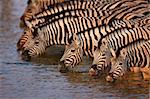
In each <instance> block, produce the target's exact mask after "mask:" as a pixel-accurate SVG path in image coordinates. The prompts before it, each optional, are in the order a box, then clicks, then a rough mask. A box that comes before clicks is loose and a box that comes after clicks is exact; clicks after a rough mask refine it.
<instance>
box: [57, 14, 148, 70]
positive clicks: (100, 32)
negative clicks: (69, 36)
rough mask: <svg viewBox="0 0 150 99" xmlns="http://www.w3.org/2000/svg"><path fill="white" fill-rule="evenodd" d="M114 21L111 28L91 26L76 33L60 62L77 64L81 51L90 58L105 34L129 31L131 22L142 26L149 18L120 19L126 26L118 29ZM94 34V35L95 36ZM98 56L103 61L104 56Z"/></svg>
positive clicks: (67, 64)
mask: <svg viewBox="0 0 150 99" xmlns="http://www.w3.org/2000/svg"><path fill="white" fill-rule="evenodd" d="M127 22H130V23H127ZM116 23H117V21H114V22H112V23H111V24H113V26H112V27H111V28H110V27H109V25H106V26H99V27H97V28H93V30H92V29H91V30H89V31H85V32H84V33H78V34H77V35H78V39H75V40H73V41H72V44H70V45H67V47H66V48H65V51H64V54H63V56H62V57H61V59H60V62H61V63H62V62H64V65H66V66H69V64H70V66H71V67H74V66H75V65H72V64H73V63H74V62H76V63H74V64H79V63H80V62H81V61H82V58H81V57H82V56H83V55H82V54H83V53H84V54H85V55H86V56H90V57H91V58H93V57H94V56H95V57H96V55H99V51H95V49H96V48H97V47H98V46H99V45H98V42H101V40H102V38H104V37H105V36H107V35H109V34H110V35H111V33H112V34H113V33H116V34H117V33H118V34H119V33H120V31H123V32H124V31H125V30H129V32H130V30H132V29H133V28H134V27H133V26H132V24H134V26H135V27H138V26H142V25H144V24H148V23H150V18H149V17H148V16H147V17H145V19H143V20H138V21H135V20H134V21H133V22H131V21H126V22H125V21H124V22H123V21H122V22H121V21H120V23H122V25H123V24H127V26H123V27H124V28H119V29H117V28H116V29H115V27H119V26H121V24H120V23H118V24H117V25H116V26H115V25H114V24H116ZM129 25H131V26H129ZM129 27H130V28H129ZM113 28H114V29H113ZM138 28H140V27H138ZM135 29H136V28H135ZM142 29H143V28H142ZM95 35H96V37H95ZM79 42H80V43H79ZM81 44H82V45H81ZM80 49H82V50H83V51H81V50H80ZM75 50H78V51H75ZM94 54H95V55H94ZM79 55H80V57H79ZM104 56H105V55H104ZM70 57H71V58H70ZM95 57H94V58H95ZM98 57H99V56H98ZM99 58H102V59H101V61H102V62H103V58H104V57H99ZM96 59H97V58H96ZM97 60H100V59H97ZM104 60H107V59H105V58H104ZM95 61H96V60H95ZM95 63H98V61H96V62H95ZM92 67H93V68H94V66H92ZM95 67H96V66H95ZM98 68H99V67H98ZM91 72H92V71H91Z"/></svg>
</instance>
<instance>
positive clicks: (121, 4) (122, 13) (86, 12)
mask: <svg viewBox="0 0 150 99" xmlns="http://www.w3.org/2000/svg"><path fill="white" fill-rule="evenodd" d="M94 3H95V2H94ZM77 4H79V5H84V6H77ZM86 4H87V5H88V3H87V2H86ZM91 5H92V4H91ZM86 7H87V6H85V4H84V3H83V4H82V2H79V3H75V4H70V3H69V4H68V5H67V4H64V5H60V4H58V5H57V6H54V8H50V9H47V10H44V11H42V12H40V13H38V14H36V15H35V16H34V17H32V18H31V19H30V20H29V21H26V22H25V23H26V25H27V26H28V27H32V26H35V25H39V23H44V22H47V21H49V20H53V19H59V18H62V17H65V16H79V17H99V18H101V19H103V22H102V23H108V22H109V21H110V20H112V19H114V18H116V19H127V20H129V19H132V18H135V17H141V16H143V14H145V13H150V11H149V10H148V7H149V4H148V2H147V1H134V0H122V1H116V2H114V3H110V4H107V5H105V6H101V5H100V6H97V7H94V8H86ZM108 7H109V8H108ZM115 7H116V8H115ZM106 8H107V9H106Z"/></svg>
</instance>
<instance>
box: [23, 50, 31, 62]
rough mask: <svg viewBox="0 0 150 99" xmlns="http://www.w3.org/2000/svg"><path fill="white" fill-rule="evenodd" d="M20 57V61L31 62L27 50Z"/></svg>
mask: <svg viewBox="0 0 150 99" xmlns="http://www.w3.org/2000/svg"><path fill="white" fill-rule="evenodd" d="M21 56H22V59H23V60H25V61H29V60H31V56H30V54H29V50H25V51H23V52H22V55H21Z"/></svg>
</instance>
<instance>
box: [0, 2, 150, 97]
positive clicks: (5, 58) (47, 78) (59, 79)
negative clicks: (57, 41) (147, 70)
mask: <svg viewBox="0 0 150 99" xmlns="http://www.w3.org/2000/svg"><path fill="white" fill-rule="evenodd" d="M26 2H27V0H0V99H148V98H150V95H149V94H150V86H149V82H148V81H144V80H142V79H141V77H139V76H140V74H131V73H129V74H128V75H127V76H126V77H124V78H123V79H122V80H119V81H117V82H116V83H107V82H106V81H105V79H104V77H102V78H99V79H94V78H92V77H89V75H88V73H87V71H88V68H89V66H90V64H91V60H89V59H86V60H84V61H83V62H82V63H81V64H80V65H79V66H78V67H77V68H75V69H74V72H69V73H60V72H59V71H58V65H57V64H58V62H59V58H60V57H61V55H62V50H61V49H60V48H58V47H51V49H50V50H49V51H48V52H49V53H48V55H47V56H46V55H45V56H42V57H40V58H37V59H34V60H32V61H31V62H25V61H23V60H21V59H20V56H19V54H18V53H17V51H16V42H17V40H18V39H19V37H20V36H21V34H22V33H21V32H22V29H20V28H19V17H20V16H21V15H22V13H23V11H24V8H25V6H26Z"/></svg>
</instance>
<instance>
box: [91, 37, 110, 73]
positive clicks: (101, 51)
mask: <svg viewBox="0 0 150 99" xmlns="http://www.w3.org/2000/svg"><path fill="white" fill-rule="evenodd" d="M110 55H111V52H110V50H109V47H108V42H107V40H106V39H103V40H102V44H101V46H100V48H97V49H96V50H95V51H94V53H93V57H94V59H93V63H92V66H91V68H90V70H89V74H90V75H91V76H98V75H101V74H102V72H103V71H104V70H106V68H107V67H108V65H110V63H111V59H110Z"/></svg>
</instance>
